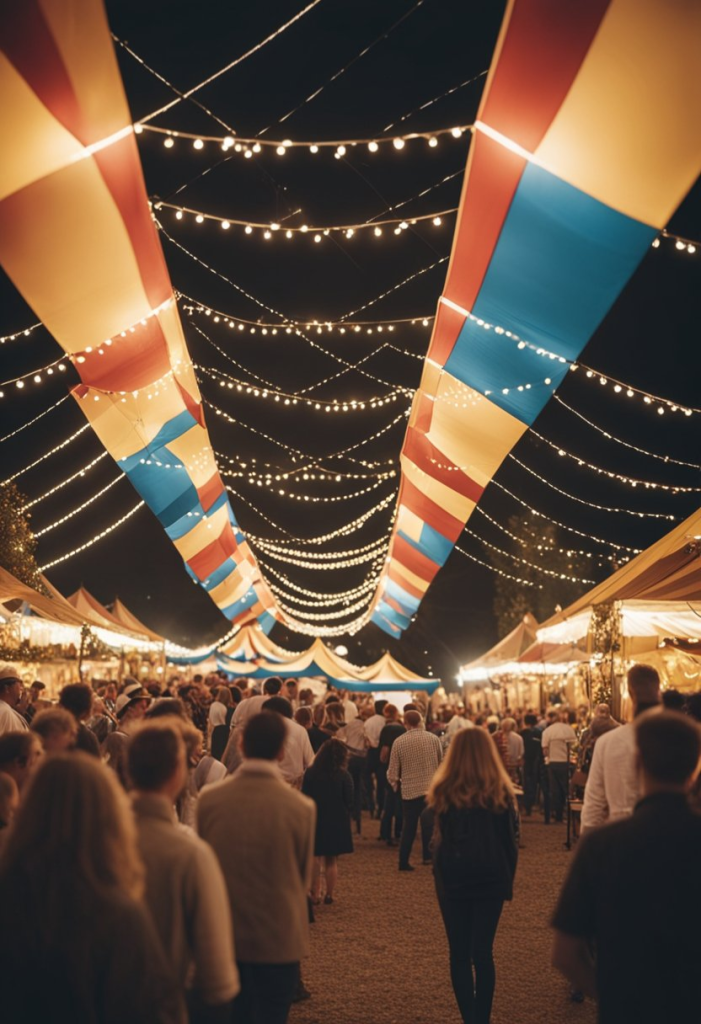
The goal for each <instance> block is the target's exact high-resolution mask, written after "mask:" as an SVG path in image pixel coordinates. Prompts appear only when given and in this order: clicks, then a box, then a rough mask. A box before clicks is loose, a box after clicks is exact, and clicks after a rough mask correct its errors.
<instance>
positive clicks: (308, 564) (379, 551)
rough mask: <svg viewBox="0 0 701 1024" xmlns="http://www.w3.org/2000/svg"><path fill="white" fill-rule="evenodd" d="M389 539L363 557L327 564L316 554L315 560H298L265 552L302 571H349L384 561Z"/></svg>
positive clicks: (384, 538) (382, 541)
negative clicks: (370, 563) (319, 559)
mask: <svg viewBox="0 0 701 1024" xmlns="http://www.w3.org/2000/svg"><path fill="white" fill-rule="evenodd" d="M387 543H388V538H387V537H382V538H380V541H379V542H378V544H377V545H376V548H375V550H373V551H367V552H365V554H363V555H354V556H352V557H350V556H349V557H347V556H346V555H345V554H343V555H342V557H341V558H340V559H338V560H337V561H330V560H327V561H326V562H323V563H320V562H319V561H318V560H317V556H316V554H315V555H314V558H309V557H307V558H296V557H294V556H292V555H287V556H286V555H279V554H275V553H274V552H272V551H265V549H263V548H261V550H263V551H264V552H265V554H266V555H267V557H268V558H273V559H277V560H278V561H284V562H285V564H286V565H296V566H298V567H299V568H300V569H311V570H318V571H321V570H322V569H348V568H351V567H352V566H355V565H366V564H367V563H368V562H376V561H377V560H378V558H379V559H380V560H384V557H385V553H386V550H387Z"/></svg>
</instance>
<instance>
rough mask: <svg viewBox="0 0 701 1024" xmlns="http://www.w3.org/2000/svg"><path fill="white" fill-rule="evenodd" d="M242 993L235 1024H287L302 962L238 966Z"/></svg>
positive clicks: (235, 1011)
mask: <svg viewBox="0 0 701 1024" xmlns="http://www.w3.org/2000/svg"><path fill="white" fill-rule="evenodd" d="M237 966H238V969H239V975H240V977H241V991H240V993H239V994H238V996H237V997H236V999H235V1000H234V1013H233V1017H232V1024H286V1022H287V1016H288V1014H289V1012H290V1006H291V1005H292V997H293V995H294V994H295V990H296V988H297V981H298V979H299V962H298V961H297V962H295V963H290V964H247V963H242V962H241V961H240V960H239V961H238V962H237Z"/></svg>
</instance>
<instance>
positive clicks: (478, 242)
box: [432, 132, 526, 365]
mask: <svg viewBox="0 0 701 1024" xmlns="http://www.w3.org/2000/svg"><path fill="white" fill-rule="evenodd" d="M525 166H526V161H525V160H524V159H523V158H522V157H520V156H517V155H516V154H515V153H512V152H511V150H509V149H505V148H504V147H503V146H500V145H499V144H498V143H497V142H494V141H493V140H492V139H490V138H488V137H487V136H486V135H482V134H480V132H475V135H474V138H473V140H472V145H471V146H470V155H469V157H468V162H467V171H466V174H465V184H464V186H463V195H462V199H461V207H460V215H459V220H458V224H457V227H456V229H455V241H454V243H453V252H452V255H451V258H450V267H449V269H448V277H447V278H446V282H445V289H444V292H443V294H444V295H445V297H446V298H448V299H451V300H452V301H453V302H455V303H457V304H458V306H461V307H462V308H463V309H465V310H467V312H468V313H469V312H471V310H472V307H473V306H474V304H475V300H476V298H477V294H478V292H479V290H480V288H481V287H482V282H483V280H484V276H485V274H486V273H487V269H488V267H489V263H490V261H491V259H492V254H493V252H494V250H495V248H496V245H497V242H498V240H499V235H500V233H501V229H502V226H503V224H504V221H505V220H506V215H507V213H508V212H509V207H510V205H511V200H512V199H513V197H514V194H515V192H516V189H517V188H518V183H519V181H520V180H521V175H522V174H523V171H524V169H525ZM456 338H457V335H456ZM451 351H452V348H451ZM442 355H443V358H442V359H441V360H439V359H438V358H436V357H435V356H432V358H434V359H435V360H436V362H441V365H443V364H444V363H445V362H446V360H447V359H448V356H449V355H450V352H447V353H442Z"/></svg>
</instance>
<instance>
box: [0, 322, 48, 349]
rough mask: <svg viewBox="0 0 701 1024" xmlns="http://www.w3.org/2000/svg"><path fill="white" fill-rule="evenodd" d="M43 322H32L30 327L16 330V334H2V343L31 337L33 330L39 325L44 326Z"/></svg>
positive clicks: (0, 340)
mask: <svg viewBox="0 0 701 1024" xmlns="http://www.w3.org/2000/svg"><path fill="white" fill-rule="evenodd" d="M43 326H44V325H43V324H42V323H41V321H40V322H39V323H36V324H30V325H29V327H23V328H21V329H20V330H19V331H15V332H14V334H3V335H0V345H4V344H5V342H6V341H16V340H17V339H18V338H29V337H31V334H32V331H35V330H36V329H37V327H43Z"/></svg>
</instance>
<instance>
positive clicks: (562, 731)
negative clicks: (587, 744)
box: [543, 722, 577, 764]
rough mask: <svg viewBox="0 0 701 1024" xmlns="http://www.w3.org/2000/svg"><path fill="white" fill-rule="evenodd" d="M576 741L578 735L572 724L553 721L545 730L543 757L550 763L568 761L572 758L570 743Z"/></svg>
mask: <svg viewBox="0 0 701 1024" xmlns="http://www.w3.org/2000/svg"><path fill="white" fill-rule="evenodd" d="M576 742H577V737H576V735H575V732H574V729H573V728H572V726H571V725H565V723H564V722H553V724H552V725H549V726H548V728H547V729H544V730H543V757H544V758H545V759H546V761H549V762H550V764H563V763H566V762H567V761H569V759H570V753H569V750H568V744H570V743H576Z"/></svg>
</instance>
